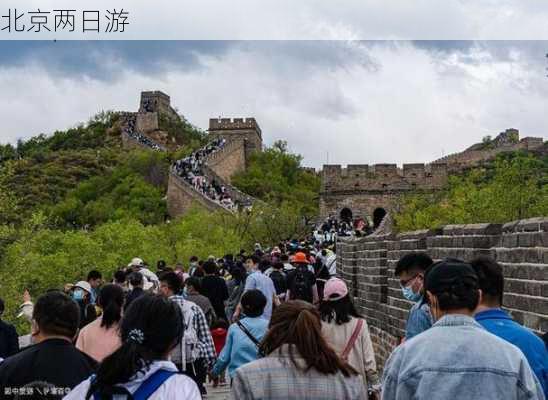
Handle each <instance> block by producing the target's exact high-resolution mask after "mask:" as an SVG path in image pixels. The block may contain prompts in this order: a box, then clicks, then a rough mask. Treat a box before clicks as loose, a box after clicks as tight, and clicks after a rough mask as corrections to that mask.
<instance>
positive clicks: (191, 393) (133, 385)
mask: <svg viewBox="0 0 548 400" xmlns="http://www.w3.org/2000/svg"><path fill="white" fill-rule="evenodd" d="M159 369H166V370H168V371H177V367H176V366H175V364H173V363H172V362H171V361H154V362H153V363H152V364H151V365H150V368H149V369H148V370H147V371H146V372H145V373H144V374H143V373H138V374H136V376H135V377H134V378H133V379H132V380H131V381H130V382H127V383H122V384H120V386H122V387H124V388H126V389H127V390H128V391H129V392H130V393H132V394H133V393H135V392H136V391H137V389H138V388H139V386H141V384H142V383H143V381H144V380H145V379H147V378H148V377H149V376H150V375H152V374H153V373H154V372H156V371H157V370H159ZM89 385H90V379H89V378H88V379H86V380H85V381H83V382H82V383H80V384H79V385H78V386H76V387H75V388H74V389H72V391H71V392H70V393H69V394H67V395H66V396H65V397H63V399H67V400H81V399H85V398H86V394H87V392H88V390H89ZM118 397H119V398H121V399H125V396H123V395H121V396H114V398H113V400H116V399H117V398H118ZM176 399H185V400H201V399H202V396H201V394H200V390H199V389H198V386H196V384H195V383H194V381H193V380H192V379H190V378H189V377H187V376H185V375H181V374H177V375H173V376H171V377H170V378H169V379H168V380H167V381H165V382H164V383H163V384H162V386H160V387H159V388H158V390H156V391H155V392H154V393H153V394H152V396H150V397H149V400H176Z"/></svg>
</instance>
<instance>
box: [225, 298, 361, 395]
mask: <svg viewBox="0 0 548 400" xmlns="http://www.w3.org/2000/svg"><path fill="white" fill-rule="evenodd" d="M260 350H261V352H262V353H263V354H264V355H265V357H264V358H260V359H258V360H256V361H253V362H251V363H248V364H246V365H243V366H241V367H240V368H238V369H237V370H236V373H235V374H234V377H233V380H232V390H231V394H230V398H231V399H233V400H248V399H249V400H251V399H265V400H266V399H284V400H319V399H326V400H327V399H337V400H349V399H360V400H366V399H367V392H366V390H365V388H364V386H363V380H362V378H361V377H360V376H359V374H358V373H357V372H356V370H355V369H354V368H352V367H351V366H350V365H348V364H347V363H346V362H344V361H343V360H342V359H341V358H340V357H339V356H338V355H337V354H336V353H335V351H334V350H333V349H332V348H331V347H330V346H329V345H328V344H327V342H326V341H325V339H324V338H323V336H322V333H321V322H320V314H319V312H318V311H317V310H316V309H315V308H314V307H313V306H312V305H311V304H310V303H307V302H304V301H300V300H296V301H288V302H285V303H282V304H281V305H280V306H279V307H277V308H276V310H275V311H274V313H273V314H272V320H271V321H270V325H269V330H268V332H267V334H266V335H265V337H264V338H263V341H262V343H261V347H260Z"/></svg>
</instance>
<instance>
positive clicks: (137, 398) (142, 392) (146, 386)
mask: <svg viewBox="0 0 548 400" xmlns="http://www.w3.org/2000/svg"><path fill="white" fill-rule="evenodd" d="M175 374H176V372H175V371H167V370H165V369H159V370H157V371H156V372H154V373H153V374H151V375H150V376H149V377H148V378H147V379H146V380H145V381H144V382H143V383H141V385H140V386H139V388H138V389H137V390H136V391H135V393H133V395H132V394H131V393H129V392H128V391H127V390H126V389H123V388H120V389H121V391H123V392H126V398H127V399H133V400H146V399H148V398H149V397H150V396H152V394H154V392H155V391H156V390H158V388H159V387H160V386H162V385H163V384H164V382H165V381H167V380H168V379H169V378H171V377H172V376H173V375H175ZM91 379H92V382H93V381H94V380H95V376H93V377H92V378H91ZM101 398H102V397H101V395H100V394H99V393H97V392H96V393H94V394H93V400H101Z"/></svg>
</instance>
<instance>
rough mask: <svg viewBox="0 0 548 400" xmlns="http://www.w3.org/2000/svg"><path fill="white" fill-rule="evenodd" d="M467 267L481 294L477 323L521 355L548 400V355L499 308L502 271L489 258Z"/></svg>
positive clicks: (538, 343)
mask: <svg viewBox="0 0 548 400" xmlns="http://www.w3.org/2000/svg"><path fill="white" fill-rule="evenodd" d="M470 264H471V265H472V267H473V268H474V270H475V271H476V273H477V274H478V278H479V288H480V289H481V293H482V297H481V301H480V303H479V305H478V308H477V309H476V315H475V318H476V321H477V322H478V323H479V324H480V325H481V326H483V327H484V328H485V329H487V331H489V332H491V333H492V334H493V335H497V336H498V337H500V338H502V339H504V340H506V341H508V342H510V343H512V344H513V345H514V346H516V347H517V348H519V349H520V350H521V351H522V352H523V354H524V355H525V357H526V358H527V361H528V362H529V365H530V366H531V369H532V370H533V372H534V373H535V375H536V376H537V378H538V380H539V382H540V384H541V385H542V387H543V389H544V396H545V397H547V398H548V351H547V350H546V346H545V345H544V342H543V341H542V339H541V338H539V337H538V336H537V335H535V334H534V333H533V332H532V331H530V330H529V329H527V328H525V327H523V326H521V325H520V324H518V323H517V322H515V321H514V320H513V319H512V317H511V316H510V315H509V314H508V313H507V312H506V311H504V310H503V309H502V308H501V307H502V297H503V292H504V275H503V274H502V267H501V266H500V265H499V264H498V263H497V262H496V261H495V260H493V259H492V258H489V257H478V258H476V259H474V260H472V261H471V262H470Z"/></svg>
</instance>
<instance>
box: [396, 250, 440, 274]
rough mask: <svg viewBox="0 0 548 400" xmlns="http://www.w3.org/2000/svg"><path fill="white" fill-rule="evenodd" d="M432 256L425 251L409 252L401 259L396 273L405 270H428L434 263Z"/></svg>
mask: <svg viewBox="0 0 548 400" xmlns="http://www.w3.org/2000/svg"><path fill="white" fill-rule="evenodd" d="M432 262H433V261H432V258H430V256H429V255H428V254H426V253H425V252H422V251H421V252H418V253H409V254H406V255H404V256H403V257H402V258H400V259H399V261H398V263H397V264H396V269H395V270H394V275H396V276H399V275H401V274H402V273H403V272H410V271H423V272H424V271H426V269H427V268H428V267H429V266H431V265H432Z"/></svg>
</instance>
